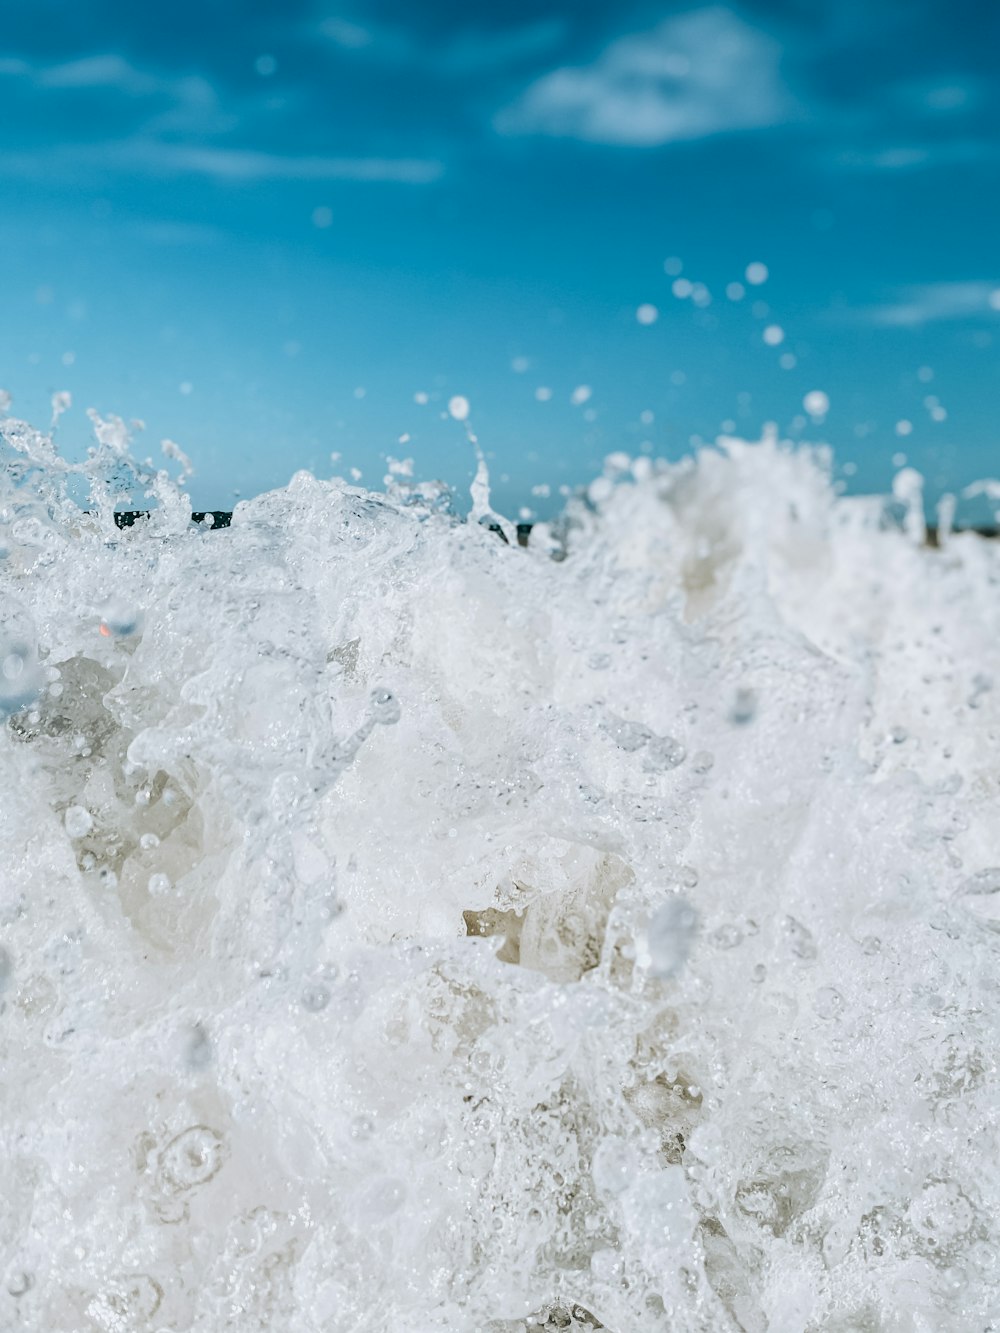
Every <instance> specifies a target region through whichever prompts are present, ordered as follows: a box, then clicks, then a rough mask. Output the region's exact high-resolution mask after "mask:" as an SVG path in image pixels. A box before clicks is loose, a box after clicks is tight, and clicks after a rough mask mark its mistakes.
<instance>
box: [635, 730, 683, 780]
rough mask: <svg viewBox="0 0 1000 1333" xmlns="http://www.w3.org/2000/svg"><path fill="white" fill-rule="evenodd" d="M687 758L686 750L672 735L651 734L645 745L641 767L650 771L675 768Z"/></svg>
mask: <svg viewBox="0 0 1000 1333" xmlns="http://www.w3.org/2000/svg"><path fill="white" fill-rule="evenodd" d="M686 758H687V750H686V749H685V748H684V746H683V745H682V744H681V743H680V741H678V740H675V739H674V737H673V736H653V737H652V738H651V739H650V741H649V743H648V744H647V746H646V755H645V758H644V759H643V767H644V768H645V769H647V770H650V771H652V772H662V771H666V770H668V769H671V768H677V766H678V765H679V764H683V762H684V760H685V759H686Z"/></svg>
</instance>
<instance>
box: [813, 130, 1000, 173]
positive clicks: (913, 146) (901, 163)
mask: <svg viewBox="0 0 1000 1333" xmlns="http://www.w3.org/2000/svg"><path fill="white" fill-rule="evenodd" d="M827 160H828V164H829V166H830V167H831V168H833V169H834V170H839V171H849V172H857V173H859V174H865V173H869V172H870V173H873V174H881V173H882V172H886V171H894V172H901V173H908V172H914V171H932V170H934V169H936V168H939V167H954V166H978V165H980V164H982V163H984V162H996V161H998V160H1000V144H997V143H993V142H991V141H990V140H988V139H947V140H935V141H931V142H925V143H895V144H892V143H890V144H881V145H878V146H876V147H866V148H844V149H840V150H838V151H837V152H835V153H833V154H831V155H829V157H828V159H827Z"/></svg>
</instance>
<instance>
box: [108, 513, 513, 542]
mask: <svg viewBox="0 0 1000 1333" xmlns="http://www.w3.org/2000/svg"><path fill="white" fill-rule="evenodd" d="M141 518H149V510H148V509H116V510H115V526H116V527H117V528H132V527H135V525H136V523H138V522H139V520H140V519H141ZM207 518H210V519H211V520H212V521H211V523H209V524H208V527H210V528H228V527H229V525H230V523H232V521H233V511H232V510H231V509H203V510H202V509H199V510H196V511H195V512H194V513H193V514H192V515H191V522H192V523H199V524H201V523H204V522H205V520H206V519H207ZM531 528H532V525H531V524H530V523H518V525H517V544H518V546H527V544H528V535H529V533H530V532H531ZM489 529H490V532H495V533H496V534H497V536H498V537H499V538H500V540H501V541H504V542H505V541H506V540H507V538H506V537H505V536H504V534H503V529H502V528H501V527H500V525H499V524H498V523H491V524H490V525H489Z"/></svg>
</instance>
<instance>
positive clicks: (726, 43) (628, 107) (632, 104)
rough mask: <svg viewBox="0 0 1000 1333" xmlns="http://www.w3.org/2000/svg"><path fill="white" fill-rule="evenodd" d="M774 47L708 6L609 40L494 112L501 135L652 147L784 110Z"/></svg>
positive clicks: (766, 121) (763, 122) (743, 125)
mask: <svg viewBox="0 0 1000 1333" xmlns="http://www.w3.org/2000/svg"><path fill="white" fill-rule="evenodd" d="M780 58H781V47H780V45H779V44H778V42H776V41H775V40H774V39H773V38H771V37H769V36H768V35H767V34H766V33H763V32H761V31H759V30H758V29H756V28H752V27H750V26H749V25H747V24H746V23H744V22H743V21H742V19H740V18H738V17H737V16H736V15H735V14H734V13H733V12H732V11H731V10H729V9H726V8H723V7H722V6H712V7H710V8H706V9H699V10H695V11H694V12H692V13H689V14H683V15H679V16H677V17H674V18H670V19H667V20H666V21H664V22H663V23H661V24H659V25H658V26H657V27H656V28H654V29H652V30H651V31H648V32H641V33H632V34H630V35H628V36H626V37H621V38H619V39H618V40H617V41H615V42H613V43H612V44H611V45H610V46H609V47H607V48H606V50H605V51H603V52H602V54H601V55H600V56H599V57H598V59H597V60H596V61H594V63H593V64H590V65H584V66H573V67H569V66H567V67H564V68H562V69H556V70H553V71H552V72H551V73H549V74H546V75H545V76H544V77H543V78H541V79H539V80H538V81H537V82H535V83H533V84H531V85H530V87H528V88H527V90H526V91H525V92H524V93H523V94H522V95H521V97H520V98H518V100H517V101H516V102H515V103H514V104H513V105H512V106H509V107H507V108H506V109H504V110H503V111H501V112H500V113H499V115H498V116H497V117H496V119H495V122H494V123H495V125H496V128H497V129H498V130H499V131H500V132H501V133H504V134H548V135H554V136H562V137H567V138H575V139H584V140H587V141H590V142H592V143H607V144H622V145H628V146H635V147H656V146H658V145H661V144H666V143H672V142H676V141H680V140H686V139H700V138H703V137H705V136H707V135H712V134H721V133H724V132H726V131H731V130H745V129H760V128H764V127H766V126H771V125H776V124H779V123H780V122H782V121H784V120H786V119H788V118H789V116H790V115H791V114H792V113H793V109H794V108H793V104H792V101H791V98H790V96H789V94H788V93H787V91H786V89H785V87H784V84H783V82H782V79H781V75H780V69H779V64H780Z"/></svg>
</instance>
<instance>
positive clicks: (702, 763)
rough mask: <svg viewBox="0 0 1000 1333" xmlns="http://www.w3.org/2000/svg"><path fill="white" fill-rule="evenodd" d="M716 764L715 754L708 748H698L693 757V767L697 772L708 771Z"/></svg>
mask: <svg viewBox="0 0 1000 1333" xmlns="http://www.w3.org/2000/svg"><path fill="white" fill-rule="evenodd" d="M714 764H715V755H713V754H711V753H710V752H709V751H708V750H698V751H697V753H695V754H694V755H692V757H691V767H692V768H693V769H694V771H695V772H696V773H708V772H709V771H710V770H711V769H712V768H713V766H714Z"/></svg>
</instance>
